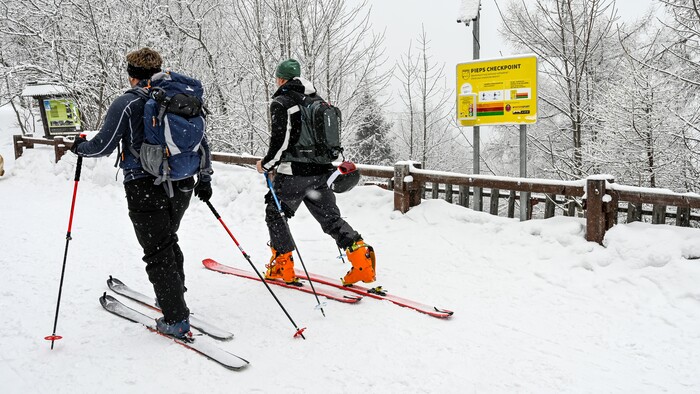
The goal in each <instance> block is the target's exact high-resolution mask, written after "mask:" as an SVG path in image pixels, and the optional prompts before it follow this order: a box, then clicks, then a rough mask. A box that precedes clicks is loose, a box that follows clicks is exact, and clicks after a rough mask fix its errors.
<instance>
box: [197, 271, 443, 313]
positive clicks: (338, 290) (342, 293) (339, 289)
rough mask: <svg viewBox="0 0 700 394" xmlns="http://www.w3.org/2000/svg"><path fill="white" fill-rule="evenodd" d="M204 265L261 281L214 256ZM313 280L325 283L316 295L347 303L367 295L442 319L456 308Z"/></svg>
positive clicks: (316, 277) (333, 281)
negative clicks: (439, 306)
mask: <svg viewBox="0 0 700 394" xmlns="http://www.w3.org/2000/svg"><path fill="white" fill-rule="evenodd" d="M202 264H204V266H205V267H207V268H208V269H210V270H212V271H216V272H220V273H223V274H230V275H235V276H240V277H242V278H248V279H252V280H257V281H259V280H260V278H259V277H258V276H257V275H256V274H254V273H252V272H248V271H246V270H242V269H238V268H234V267H230V266H228V265H224V264H221V263H218V262H216V261H215V260H213V259H205V260H203V261H202ZM295 273H296V276H297V277H298V278H300V279H302V280H303V279H306V273H304V272H302V271H295ZM309 279H310V280H311V281H312V282H314V284H315V285H319V284H320V285H322V286H314V287H315V290H316V294H318V295H319V296H322V297H325V298H328V299H331V300H334V301H339V302H344V303H348V304H355V303H357V302H359V301H360V300H362V298H363V296H366V297H370V298H375V299H378V300H386V301H389V302H391V303H393V304H396V305H399V306H402V307H405V308H409V309H413V310H415V311H417V312H421V313H425V314H427V315H430V316H433V317H438V318H448V317H450V316H452V315H453V314H454V312H453V311H450V310H447V309H442V308H437V307H434V306H430V305H427V304H425V303H422V302H418V301H414V300H410V299H407V298H404V297H399V296H395V295H392V294H389V293H387V292H386V291H385V290H383V289H381V288H380V287H374V288H369V287H365V286H361V285H358V284H354V285H352V286H343V285H342V284H341V283H340V280H337V279H332V278H328V277H325V276H322V275H318V274H312V273H309ZM266 282H267V283H272V284H275V285H278V286H282V287H286V288H290V289H295V290H299V291H303V292H306V293H312V292H313V290H311V289H310V288H309V287H307V286H306V285H304V286H293V285H288V284H286V283H284V282H283V281H280V280H267V281H266Z"/></svg>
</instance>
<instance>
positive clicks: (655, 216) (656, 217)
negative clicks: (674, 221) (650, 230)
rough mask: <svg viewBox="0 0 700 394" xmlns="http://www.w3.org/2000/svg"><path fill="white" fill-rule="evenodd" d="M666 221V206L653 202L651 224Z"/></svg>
mask: <svg viewBox="0 0 700 394" xmlns="http://www.w3.org/2000/svg"><path fill="white" fill-rule="evenodd" d="M665 223H666V206H665V205H661V204H654V207H653V208H652V211H651V224H665Z"/></svg>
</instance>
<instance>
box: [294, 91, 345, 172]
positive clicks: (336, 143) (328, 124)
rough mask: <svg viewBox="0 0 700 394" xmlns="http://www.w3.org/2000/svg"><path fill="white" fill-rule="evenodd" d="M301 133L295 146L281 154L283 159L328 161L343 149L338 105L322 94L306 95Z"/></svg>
mask: <svg viewBox="0 0 700 394" xmlns="http://www.w3.org/2000/svg"><path fill="white" fill-rule="evenodd" d="M299 112H300V113H301V134H300V135H299V140H298V141H297V142H296V144H294V146H292V147H290V148H288V149H287V150H286V151H285V153H284V155H283V156H282V160H283V161H291V162H297V163H314V164H329V163H332V162H333V161H334V160H336V159H338V156H340V155H341V154H342V153H343V148H342V147H341V146H340V128H341V126H342V114H341V112H340V109H338V107H335V106H333V105H332V104H331V103H329V102H326V101H324V100H323V99H321V98H320V97H317V98H312V97H309V96H306V95H304V96H303V98H302V99H300V102H299Z"/></svg>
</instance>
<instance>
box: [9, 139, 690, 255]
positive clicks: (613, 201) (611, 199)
mask: <svg viewBox="0 0 700 394" xmlns="http://www.w3.org/2000/svg"><path fill="white" fill-rule="evenodd" d="M14 144H15V158H18V157H20V156H21V155H22V151H23V149H25V148H33V147H34V144H43V145H53V146H54V150H55V155H56V161H58V160H60V159H61V157H62V156H63V155H64V154H65V153H66V152H67V151H68V150H69V149H70V147H71V146H72V141H71V140H64V139H63V137H55V138H54V139H53V140H49V139H43V138H28V137H22V136H19V135H16V136H14ZM260 159H261V158H260V157H256V156H242V155H235V154H229V153H212V160H214V161H218V162H222V163H228V164H236V165H250V166H254V165H255V163H256V162H257V161H258V160H260ZM357 167H358V168H359V169H360V171H361V172H362V175H363V176H364V177H366V178H367V177H368V178H377V179H380V180H381V181H380V182H379V183H377V182H372V181H370V182H369V183H372V184H378V185H379V186H381V187H384V188H386V189H388V190H392V191H393V192H394V209H396V210H399V211H401V212H403V213H405V212H408V210H409V209H410V208H411V207H414V206H416V205H419V204H420V203H421V200H422V199H424V198H428V197H432V198H434V199H437V198H439V197H440V196H441V195H442V196H443V198H444V199H445V200H447V201H449V202H450V203H453V202H454V197H455V196H456V197H457V203H458V204H459V205H462V206H465V207H469V206H470V196H480V198H483V197H487V198H488V199H489V212H490V213H491V214H493V215H499V213H501V212H502V208H504V207H503V206H502V205H501V203H502V202H505V204H504V205H505V210H506V211H507V213H506V214H507V216H508V217H513V216H514V211H515V205H516V203H517V202H518V201H519V197H520V195H521V194H523V193H528V194H525V195H526V196H528V195H530V193H532V194H531V197H530V198H529V199H528V201H529V204H528V206H527V215H526V216H527V219H531V218H532V217H533V211H534V210H535V209H534V208H535V206H536V205H538V204H539V203H541V202H544V210H543V212H542V214H543V217H544V218H550V217H552V216H555V213H556V209H557V207H559V208H560V210H561V211H562V213H563V214H564V215H566V216H576V215H578V216H582V217H585V218H586V239H587V240H589V241H595V242H598V243H602V241H603V238H604V237H605V232H606V231H607V230H608V229H610V228H611V227H612V226H613V225H615V224H616V223H617V222H618V221H619V220H620V219H621V218H622V219H624V220H625V221H626V222H632V221H641V220H643V218H644V216H647V217H650V219H651V222H652V223H654V224H663V223H666V219H667V218H672V219H675V224H676V225H677V226H684V227H689V226H690V223H691V221H696V222H698V221H700V213H699V212H698V211H700V195H698V194H695V193H675V192H673V191H670V190H667V189H655V188H643V187H635V186H627V185H620V184H617V183H615V180H614V178H613V177H612V176H610V175H594V176H590V177H588V178H587V179H581V180H576V181H560V180H551V179H535V178H511V177H499V176H490V175H470V174H458V173H453V172H444V171H431V170H425V169H421V168H420V165H419V164H418V163H415V162H398V163H396V164H395V165H394V166H393V167H389V166H375V165H367V164H357ZM455 187H456V188H457V189H456V190H455ZM475 188H479V189H487V190H489V191H488V192H484V193H477V194H475V193H474V189H475ZM502 191H506V193H503V192H502ZM645 205H646V207H645ZM479 206H483V204H481V203H480V204H479ZM674 208H675V209H674ZM693 210H696V214H695V215H694V214H693Z"/></svg>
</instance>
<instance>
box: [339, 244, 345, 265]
mask: <svg viewBox="0 0 700 394" xmlns="http://www.w3.org/2000/svg"><path fill="white" fill-rule="evenodd" d="M338 257H339V258H340V259H341V260H342V261H343V264H345V257H343V251H342V250H340V246H338Z"/></svg>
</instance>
